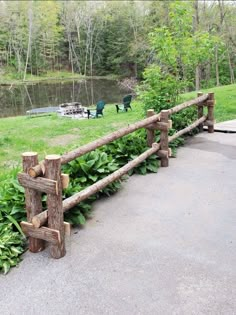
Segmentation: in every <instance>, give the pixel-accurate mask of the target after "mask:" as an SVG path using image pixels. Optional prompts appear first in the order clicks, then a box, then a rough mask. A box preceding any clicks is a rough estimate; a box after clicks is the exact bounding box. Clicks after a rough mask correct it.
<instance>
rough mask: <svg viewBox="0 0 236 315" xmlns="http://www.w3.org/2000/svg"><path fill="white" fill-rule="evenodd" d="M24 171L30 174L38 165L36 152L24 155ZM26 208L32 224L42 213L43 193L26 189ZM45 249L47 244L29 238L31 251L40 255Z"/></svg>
mask: <svg viewBox="0 0 236 315" xmlns="http://www.w3.org/2000/svg"><path fill="white" fill-rule="evenodd" d="M22 164H23V171H24V172H25V173H28V170H29V169H30V167H34V166H35V165H37V164H38V154H37V153H36V152H25V153H23V154H22ZM25 206H26V212H27V220H28V222H29V223H31V220H32V218H33V217H34V216H35V215H37V214H39V213H41V212H42V198H41V192H39V191H37V190H35V189H32V188H25ZM44 248H45V242H44V241H43V240H41V239H37V238H34V237H29V250H30V251H31V252H33V253H38V252H40V251H42V250H43V249H44Z"/></svg>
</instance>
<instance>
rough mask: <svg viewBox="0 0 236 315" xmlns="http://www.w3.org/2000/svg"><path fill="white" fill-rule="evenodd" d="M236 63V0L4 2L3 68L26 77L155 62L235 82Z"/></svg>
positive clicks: (208, 81)
mask: <svg viewBox="0 0 236 315" xmlns="http://www.w3.org/2000/svg"><path fill="white" fill-rule="evenodd" d="M235 62H236V3H235V2H234V1H223V0H215V1H198V0H194V1H33V0H32V1H4V0H3V1H0V65H1V70H0V71H1V73H2V74H5V73H11V74H14V76H15V77H16V78H19V79H25V78H26V74H34V75H42V74H44V73H46V72H48V71H57V70H59V71H63V70H67V71H68V70H69V71H71V72H72V73H79V74H83V75H91V76H93V75H108V74H116V75H122V76H124V77H125V76H133V77H137V78H141V77H142V73H143V71H144V69H145V68H146V67H147V66H148V65H152V64H155V65H159V66H160V67H162V72H163V69H164V71H167V72H169V73H171V74H172V75H175V76H178V78H179V79H180V80H182V79H183V80H186V79H187V80H188V86H187V88H188V89H193V88H195V89H199V88H201V87H210V86H214V85H221V84H222V85H223V84H230V83H234V81H235ZM185 87H186V86H185Z"/></svg>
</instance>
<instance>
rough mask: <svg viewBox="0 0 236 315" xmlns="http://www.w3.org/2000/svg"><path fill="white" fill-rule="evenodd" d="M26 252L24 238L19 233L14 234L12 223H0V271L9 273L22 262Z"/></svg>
mask: <svg viewBox="0 0 236 315" xmlns="http://www.w3.org/2000/svg"><path fill="white" fill-rule="evenodd" d="M23 252H24V238H23V237H22V235H21V234H20V233H19V232H14V231H13V228H12V224H11V223H2V222H1V221H0V271H3V272H4V274H6V273H8V271H9V269H10V268H11V267H14V266H16V265H17V264H18V263H19V262H20V257H19V256H20V255H21V254H22V253H23Z"/></svg>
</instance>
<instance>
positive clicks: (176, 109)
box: [168, 94, 209, 115]
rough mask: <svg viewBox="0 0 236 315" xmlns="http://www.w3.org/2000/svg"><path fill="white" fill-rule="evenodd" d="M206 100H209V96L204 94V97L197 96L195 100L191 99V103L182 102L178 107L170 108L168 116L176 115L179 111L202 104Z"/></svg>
mask: <svg viewBox="0 0 236 315" xmlns="http://www.w3.org/2000/svg"><path fill="white" fill-rule="evenodd" d="M208 98H209V95H208V94H204V95H201V96H198V97H197V98H195V99H193V100H191V101H187V102H184V103H182V104H180V105H177V106H175V107H172V108H170V109H168V111H169V115H172V114H175V113H178V112H179V111H181V110H182V109H185V108H187V107H190V106H193V105H198V104H202V103H203V102H205V101H206V100H207V99H208Z"/></svg>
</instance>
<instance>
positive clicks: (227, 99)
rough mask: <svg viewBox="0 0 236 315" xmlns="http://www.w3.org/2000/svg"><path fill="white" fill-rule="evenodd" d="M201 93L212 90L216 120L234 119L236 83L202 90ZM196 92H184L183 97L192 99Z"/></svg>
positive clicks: (235, 116)
mask: <svg viewBox="0 0 236 315" xmlns="http://www.w3.org/2000/svg"><path fill="white" fill-rule="evenodd" d="M202 92H203V93H208V92H214V93H215V99H216V105H215V119H216V122H221V121H226V120H231V119H236V84H231V85H225V86H220V87H215V88H211V89H207V90H202ZM195 96H196V92H191V93H187V94H184V96H183V97H184V99H186V100H187V99H192V98H194V97H195Z"/></svg>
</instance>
